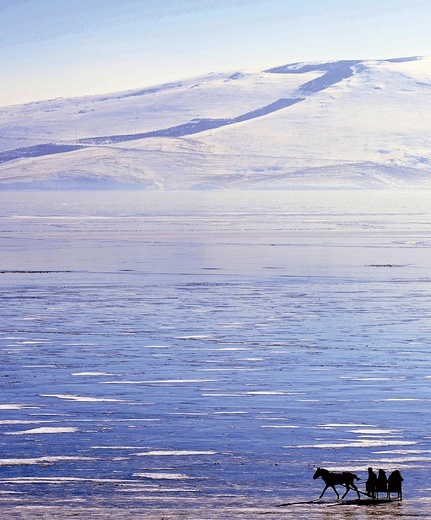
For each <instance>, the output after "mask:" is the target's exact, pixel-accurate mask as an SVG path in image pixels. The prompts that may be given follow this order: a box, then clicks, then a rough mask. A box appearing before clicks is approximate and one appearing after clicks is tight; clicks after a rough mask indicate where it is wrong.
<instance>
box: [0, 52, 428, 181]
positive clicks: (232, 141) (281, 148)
mask: <svg viewBox="0 0 431 520" xmlns="http://www.w3.org/2000/svg"><path fill="white" fill-rule="evenodd" d="M430 115H431V58H405V59H393V60H379V61H359V60H356V61H338V62H329V63H297V64H291V65H285V66H281V67H277V68H274V69H270V70H266V71H262V72H258V73H249V72H237V73H228V74H210V75H207V76H205V77H199V78H192V79H188V80H185V81H180V82H178V83H169V84H165V85H160V86H158V87H154V88H146V89H143V90H135V91H127V92H121V93H114V94H106V95H100V96H91V97H81V98H75V99H55V100H51V101H40V102H36V103H30V104H27V105H19V106H9V107H1V108H0V187H1V188H3V189H5V188H10V187H14V188H16V187H24V188H29V187H30V188H61V187H64V188H91V187H121V186H124V187H128V186H135V187H142V188H156V189H159V188H164V189H189V188H193V189H199V188H200V189H203V188H265V187H269V188H271V187H279V188H283V187H312V186H314V187H336V188H338V187H346V188H347V187H352V188H356V187H359V188H366V187H386V186H388V187H407V186H411V187H431V149H430V147H429V136H430V135H431V117H430Z"/></svg>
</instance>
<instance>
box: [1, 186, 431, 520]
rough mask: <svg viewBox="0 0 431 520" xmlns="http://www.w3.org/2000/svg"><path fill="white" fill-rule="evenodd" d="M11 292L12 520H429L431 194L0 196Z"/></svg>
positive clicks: (4, 290)
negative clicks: (337, 490) (349, 474)
mask: <svg viewBox="0 0 431 520" xmlns="http://www.w3.org/2000/svg"><path fill="white" fill-rule="evenodd" d="M0 295H1V314H0V324H1V326H0V341H1V344H0V363H1V365H0V366H1V368H0V388H1V395H0V445H1V455H0V457H1V458H0V472H1V473H0V474H1V479H0V516H2V515H3V516H4V517H5V518H6V517H7V518H28V519H30V518H31V519H33V518H66V517H68V516H72V515H74V516H75V517H79V518H83V519H84V518H85V519H88V518H129V519H130V518H152V519H154V518H160V519H161V518H180V517H181V518H190V519H201V520H202V519H205V518H208V519H210V518H214V519H215V518H217V519H220V518H223V519H228V518H244V519H254V518H261V516H262V515H263V514H268V515H273V516H275V517H279V516H284V517H285V518H286V517H287V518H298V519H301V518H307V519H316V520H320V519H327V518H334V515H336V518H341V519H344V518H345V519H352V518H354V519H361V518H364V519H365V518H376V517H378V518H387V519H392V518H394V517H395V516H396V517H400V518H412V517H413V516H414V515H416V516H417V515H419V516H420V517H421V518H427V517H430V518H431V478H430V475H431V418H430V401H431V389H430V383H431V357H430V351H431V347H430V337H431V334H430V333H431V198H430V193H429V192H422V193H420V192H406V193H401V192H385V191H372V192H364V191H357V192H350V191H338V192H332V191H315V192H309V191H286V192H283V191H278V192H277V191H273V192H256V191H255V192H138V193H137V192H90V193H86V192H82V193H79V192H49V193H48V192H2V193H0ZM317 466H322V467H325V468H328V469H332V470H340V471H341V470H350V471H354V472H355V473H357V474H358V475H359V476H360V477H361V479H362V480H361V481H359V488H360V489H361V490H364V489H365V480H366V474H367V467H368V466H372V467H373V468H375V470H377V469H379V468H383V469H384V470H386V471H387V472H388V473H389V472H390V471H392V470H394V469H399V470H401V472H402V474H403V476H404V479H405V481H404V497H405V499H404V501H403V502H402V503H391V504H386V505H379V506H368V507H365V506H355V505H343V504H340V503H338V504H337V503H336V502H335V501H334V500H333V499H334V494H333V492H332V491H331V490H328V491H327V492H326V494H325V496H324V501H323V502H322V503H319V504H316V503H310V502H312V501H313V500H316V499H317V498H318V496H319V494H320V492H321V490H322V489H323V482H322V481H321V480H317V481H314V480H313V479H312V475H313V473H314V469H315V468H316V467H317ZM347 498H351V499H353V498H355V494H354V493H351V494H350V495H348V497H347ZM281 504H289V505H283V506H282V507H277V506H280V505H281Z"/></svg>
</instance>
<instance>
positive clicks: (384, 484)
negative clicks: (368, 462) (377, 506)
mask: <svg viewBox="0 0 431 520" xmlns="http://www.w3.org/2000/svg"><path fill="white" fill-rule="evenodd" d="M387 492H388V479H387V478H386V473H385V472H384V471H383V470H382V469H379V473H378V475H377V483H376V493H377V498H379V493H385V494H386V493H387Z"/></svg>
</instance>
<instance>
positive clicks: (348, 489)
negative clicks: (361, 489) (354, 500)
mask: <svg viewBox="0 0 431 520" xmlns="http://www.w3.org/2000/svg"><path fill="white" fill-rule="evenodd" d="M349 491H350V486H349V484H346V492H345V493H344V495H343V496H342V497H341V500H343V498H344V497H345V496H346V495H347V493H348V492H349Z"/></svg>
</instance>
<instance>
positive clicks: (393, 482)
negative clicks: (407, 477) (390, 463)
mask: <svg viewBox="0 0 431 520" xmlns="http://www.w3.org/2000/svg"><path fill="white" fill-rule="evenodd" d="M403 480H404V479H403V477H402V476H401V473H400V472H399V470H397V469H396V470H395V471H393V472H392V473H391V474H390V475H389V477H388V498H391V493H397V496H398V498H399V499H400V500H402V499H403V490H402V481H403Z"/></svg>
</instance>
